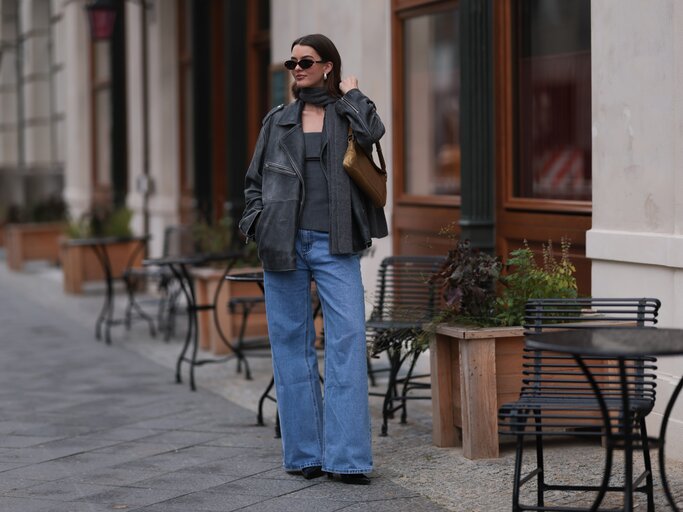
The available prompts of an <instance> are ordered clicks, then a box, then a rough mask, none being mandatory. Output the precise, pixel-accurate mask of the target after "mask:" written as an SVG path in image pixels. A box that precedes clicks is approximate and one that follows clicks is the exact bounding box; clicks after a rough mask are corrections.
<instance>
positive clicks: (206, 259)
mask: <svg viewBox="0 0 683 512" xmlns="http://www.w3.org/2000/svg"><path fill="white" fill-rule="evenodd" d="M241 255H242V253H239V252H226V253H207V254H194V255H192V256H164V257H161V258H148V259H146V260H143V262H142V264H143V265H144V266H149V265H203V264H205V263H211V262H214V261H225V260H231V259H237V258H239V257H240V256H241Z"/></svg>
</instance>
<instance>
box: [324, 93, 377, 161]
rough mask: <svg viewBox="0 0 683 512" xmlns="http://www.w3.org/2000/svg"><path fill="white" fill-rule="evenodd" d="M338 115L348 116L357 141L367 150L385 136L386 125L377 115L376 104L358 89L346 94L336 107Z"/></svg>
mask: <svg viewBox="0 0 683 512" xmlns="http://www.w3.org/2000/svg"><path fill="white" fill-rule="evenodd" d="M335 108H336V110H337V113H338V114H341V115H343V116H346V117H347V118H348V120H349V122H350V123H351V129H352V130H353V133H354V135H355V136H356V141H357V142H358V144H360V145H361V146H362V147H363V148H365V149H366V150H371V149H372V145H373V144H374V143H375V142H377V141H379V139H381V138H382V135H384V124H383V123H382V120H381V119H380V118H379V115H377V108H376V107H375V104H374V103H373V102H372V100H370V98H368V97H367V96H366V95H365V94H363V93H362V92H360V90H358V89H351V90H350V91H349V92H347V93H346V94H344V96H342V97H341V99H340V100H339V101H337V103H336V106H335Z"/></svg>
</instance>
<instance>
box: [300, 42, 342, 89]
mask: <svg viewBox="0 0 683 512" xmlns="http://www.w3.org/2000/svg"><path fill="white" fill-rule="evenodd" d="M297 44H298V45H301V46H310V47H311V48H313V49H314V50H315V51H316V52H318V55H320V58H321V59H322V60H324V61H325V62H331V63H332V71H331V72H330V74H329V75H327V80H326V81H325V86H326V87H327V92H328V93H329V94H330V96H333V97H336V98H340V97H341V96H343V95H342V92H341V90H340V89H339V82H341V56H340V55H339V51H338V50H337V47H336V46H335V45H334V43H333V42H332V41H331V40H330V38H329V37H327V36H324V35H322V34H309V35H307V36H301V37H299V38H297V39H295V40H294V42H293V43H292V47H291V48H290V50H293V49H294V47H295V46H296V45H297ZM292 94H293V95H294V97H295V98H297V99H298V98H299V88H298V87H297V86H296V84H293V85H292Z"/></svg>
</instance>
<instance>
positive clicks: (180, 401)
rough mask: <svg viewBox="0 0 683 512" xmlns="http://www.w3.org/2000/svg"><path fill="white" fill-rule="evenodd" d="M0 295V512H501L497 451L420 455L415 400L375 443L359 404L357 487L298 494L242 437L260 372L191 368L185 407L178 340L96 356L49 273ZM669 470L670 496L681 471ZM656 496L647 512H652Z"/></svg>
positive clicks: (568, 456)
mask: <svg viewBox="0 0 683 512" xmlns="http://www.w3.org/2000/svg"><path fill="white" fill-rule="evenodd" d="M0 290H2V293H1V294H0V390H2V391H0V510H2V511H3V512H13V511H17V512H33V511H41V512H42V511H49V512H81V511H87V512H100V511H105V510H108V511H111V510H129V511H130V510H136V511H141V510H144V511H148V512H175V511H183V512H188V511H189V512H212V511H216V512H218V511H221V512H225V511H231V510H244V511H264V512H268V511H278V512H279V511H285V512H286V511H288V510H292V511H293V510H296V511H308V510H310V511H318V510H324V511H335V510H344V511H348V512H353V511H378V512H380V511H389V510H391V511H404V510H405V511H408V510H410V511H415V512H419V511H429V512H431V511H442V510H454V511H467V512H469V511H504V510H510V503H511V482H512V470H513V467H512V465H513V459H514V453H513V451H512V448H511V447H506V448H504V450H503V452H502V454H501V458H499V459H495V460H485V461H470V460H467V459H465V458H463V457H462V455H461V451H460V449H457V448H453V449H440V448H435V447H433V446H432V445H431V417H430V404H429V402H423V401H420V402H411V404H410V411H409V418H408V424H407V425H399V424H398V421H397V420H393V421H391V422H390V425H389V436H388V437H384V438H382V437H379V436H378V435H377V433H378V431H379V418H380V416H379V410H380V405H381V400H380V399H378V398H372V399H371V407H372V412H373V422H374V423H373V443H374V455H375V465H376V471H375V472H374V473H373V474H372V478H373V483H372V485H370V486H369V487H356V486H346V485H343V484H340V483H338V482H330V481H328V480H327V479H324V478H320V479H316V480H311V481H307V480H304V479H303V478H302V477H300V476H290V475H287V474H286V473H284V471H283V470H282V469H281V460H280V441H279V440H278V439H274V435H273V418H274V407H273V406H272V405H269V407H268V408H267V409H266V422H267V423H268V426H266V427H257V426H255V423H256V414H255V411H256V406H257V399H258V396H260V394H261V392H262V391H263V389H264V388H265V386H266V384H267V383H268V381H269V380H270V377H271V373H270V361H269V360H268V359H254V358H251V359H250V362H251V364H252V370H253V373H254V380H252V381H246V380H245V379H244V377H243V376H242V375H241V374H237V373H236V371H235V365H234V362H230V363H228V364H221V365H208V366H204V367H201V368H198V369H197V383H198V385H199V389H198V391H197V392H194V393H193V392H191V391H190V390H189V386H188V385H187V383H183V384H182V385H176V384H175V383H174V372H173V366H174V362H175V357H176V355H177V353H178V350H179V348H180V340H179V339H178V340H173V341H172V342H171V343H168V344H167V343H164V342H163V341H161V340H155V339H152V338H150V337H149V333H148V332H147V329H146V326H145V325H144V324H143V323H137V324H135V325H134V326H133V329H132V330H131V331H130V332H128V333H126V332H125V330H124V328H123V326H115V327H113V329H112V341H113V343H112V345H111V346H106V345H104V344H103V343H101V342H97V341H95V339H94V319H95V318H96V315H97V313H98V311H99V308H100V307H101V304H102V295H101V292H99V291H94V292H90V293H87V294H85V295H83V296H68V295H65V294H64V293H63V292H62V289H61V273H60V272H59V271H58V270H55V269H50V268H47V267H41V266H36V267H31V268H29V271H28V272H25V273H20V274H19V273H12V272H9V271H8V270H7V267H6V265H5V264H4V262H2V261H0ZM120 311H121V309H120V308H119V309H118V312H120ZM182 327H183V326H182V324H181V325H179V330H180V331H182ZM548 452H549V453H548V456H549V459H550V461H549V466H553V467H556V468H558V467H559V469H560V471H561V473H562V475H564V476H565V477H571V476H573V475H587V474H597V473H599V469H598V470H597V471H596V468H601V467H602V464H603V461H602V450H601V449H600V447H599V446H597V445H578V446H577V445H575V444H572V445H571V447H567V446H564V445H562V444H558V445H557V446H556V447H553V448H551V449H549V450H548ZM615 464H617V465H618V464H619V462H618V459H617V461H615ZM617 467H618V466H617ZM669 471H670V481H671V484H672V487H673V489H674V492H675V494H676V495H677V496H682V497H683V465H682V464H674V463H670V464H669ZM655 485H656V486H658V482H656V484H655ZM657 490H658V493H657V508H656V510H667V507H666V505H665V504H664V503H665V501H664V497H663V493H662V492H661V489H660V488H659V487H658V488H657ZM558 502H559V503H562V504H565V505H568V504H570V503H571V502H568V501H566V499H564V498H561V499H559V500H558ZM637 503H639V504H640V505H641V508H639V510H644V508H643V507H642V503H643V500H642V499H641V498H637Z"/></svg>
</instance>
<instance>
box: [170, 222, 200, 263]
mask: <svg viewBox="0 0 683 512" xmlns="http://www.w3.org/2000/svg"><path fill="white" fill-rule="evenodd" d="M197 253H198V249H197V242H196V239H195V236H194V232H193V229H192V226H191V225H187V224H179V225H176V226H167V227H166V229H164V243H163V256H164V257H167V256H194V255H195V254H197Z"/></svg>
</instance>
